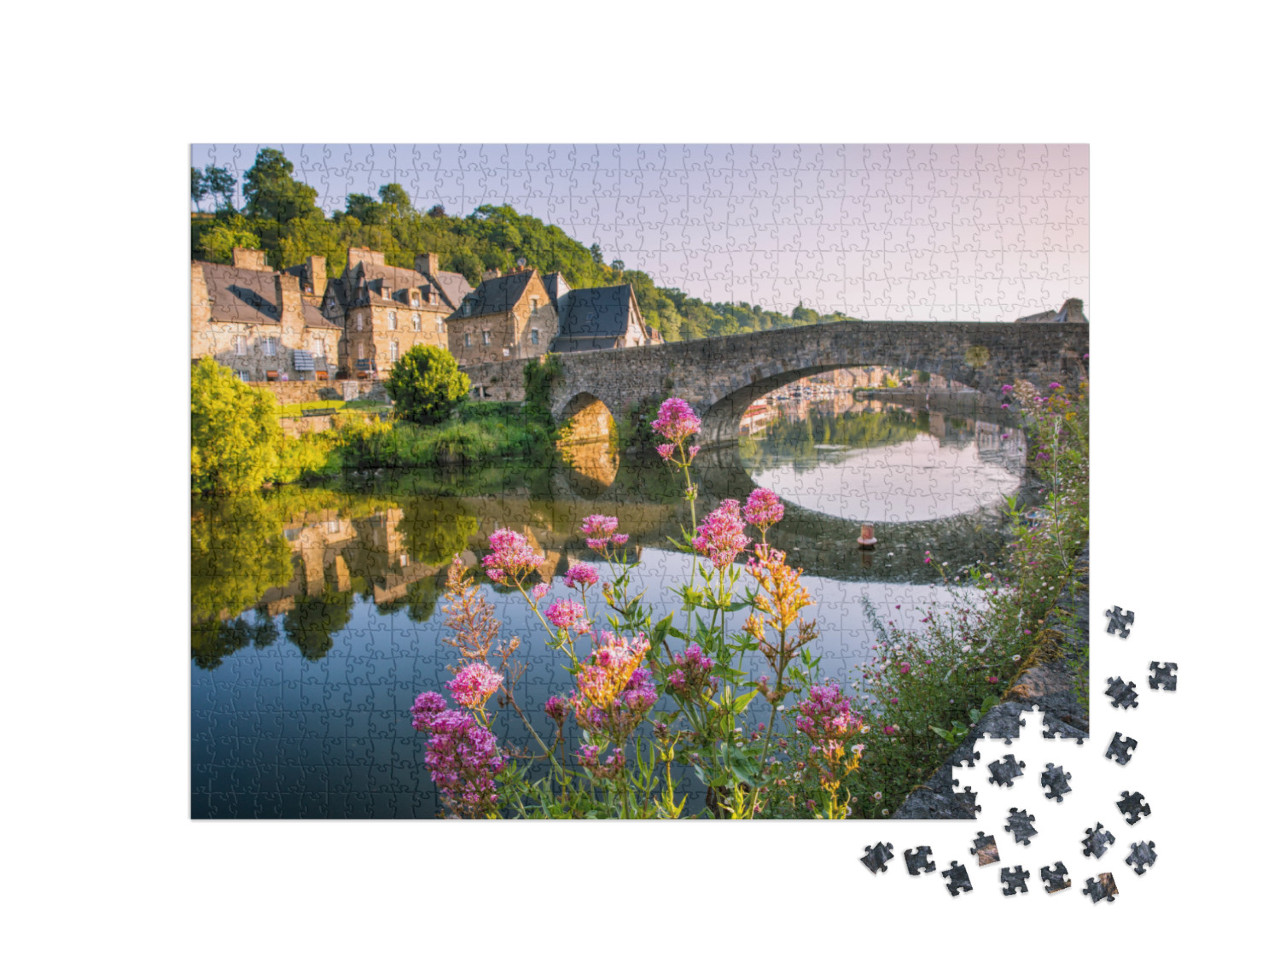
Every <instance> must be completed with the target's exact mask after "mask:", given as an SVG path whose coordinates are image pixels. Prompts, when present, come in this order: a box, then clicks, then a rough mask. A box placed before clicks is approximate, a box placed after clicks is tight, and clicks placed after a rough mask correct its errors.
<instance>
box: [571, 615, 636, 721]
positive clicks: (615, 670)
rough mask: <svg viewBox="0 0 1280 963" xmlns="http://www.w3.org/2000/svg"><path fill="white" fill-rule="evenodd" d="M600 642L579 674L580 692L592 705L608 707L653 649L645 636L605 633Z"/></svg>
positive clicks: (601, 707) (602, 707)
mask: <svg viewBox="0 0 1280 963" xmlns="http://www.w3.org/2000/svg"><path fill="white" fill-rule="evenodd" d="M600 643H601V644H600V645H599V646H597V647H596V648H595V649H593V650H592V652H591V656H590V660H589V661H588V662H586V663H585V664H584V665H583V666H582V670H581V671H580V672H579V673H578V693H579V695H580V696H582V698H583V699H585V700H586V701H587V702H589V703H590V704H591V705H593V706H596V707H597V708H600V709H608V708H610V707H611V706H612V705H613V702H614V700H615V699H617V698H618V696H619V694H621V692H622V690H623V689H624V688H626V685H627V683H628V682H629V681H630V679H631V674H632V673H633V672H635V671H636V669H637V668H638V667H639V666H640V662H641V660H642V659H643V658H644V655H645V653H646V652H648V651H649V640H648V639H646V638H645V637H644V636H643V635H637V636H636V637H635V638H634V639H627V638H625V637H622V636H615V635H614V634H613V633H612V632H604V633H602V635H601V640H600Z"/></svg>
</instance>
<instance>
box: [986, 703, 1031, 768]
mask: <svg viewBox="0 0 1280 963" xmlns="http://www.w3.org/2000/svg"><path fill="white" fill-rule="evenodd" d="M1022 711H1023V710H1022V707H1021V706H1019V705H1017V704H1016V703H1013V702H1006V703H1004V704H1003V705H1000V706H997V707H996V708H995V709H992V710H991V711H990V712H989V713H987V715H986V717H985V718H984V719H983V723H982V724H983V730H982V731H983V736H984V737H985V738H987V739H990V740H991V741H993V742H994V741H995V740H997V739H1003V740H1004V744H1005V745H1006V746H1011V745H1013V740H1014V739H1017V738H1019V737H1020V736H1021V735H1022V729H1023V727H1024V726H1026V724H1027V720H1026V719H1023V718H1022ZM975 755H976V753H975Z"/></svg>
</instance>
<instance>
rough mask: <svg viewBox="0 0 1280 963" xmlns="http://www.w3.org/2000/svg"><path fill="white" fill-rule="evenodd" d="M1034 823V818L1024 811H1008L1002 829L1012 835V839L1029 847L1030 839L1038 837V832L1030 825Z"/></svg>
mask: <svg viewBox="0 0 1280 963" xmlns="http://www.w3.org/2000/svg"><path fill="white" fill-rule="evenodd" d="M1035 821H1036V817H1035V816H1028V815H1027V811H1026V810H1025V809H1010V810H1009V820H1008V822H1006V823H1005V826H1004V828H1005V829H1006V830H1007V831H1008V832H1011V833H1013V838H1014V839H1015V840H1016V841H1017V842H1020V843H1022V845H1024V846H1030V845H1031V837H1032V836H1035V835H1038V834H1039V830H1038V829H1036V828H1035V827H1034V826H1032V825H1031V824H1032V823H1033V822H1035Z"/></svg>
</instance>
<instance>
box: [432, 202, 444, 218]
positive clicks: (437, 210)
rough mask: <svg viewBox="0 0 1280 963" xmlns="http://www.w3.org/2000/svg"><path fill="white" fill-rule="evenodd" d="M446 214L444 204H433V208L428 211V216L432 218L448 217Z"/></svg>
mask: <svg viewBox="0 0 1280 963" xmlns="http://www.w3.org/2000/svg"><path fill="white" fill-rule="evenodd" d="M446 216H447V215H446V214H445V212H444V205H443V204H433V205H432V206H431V209H430V210H429V211H427V217H430V218H432V219H436V218H441V217H446Z"/></svg>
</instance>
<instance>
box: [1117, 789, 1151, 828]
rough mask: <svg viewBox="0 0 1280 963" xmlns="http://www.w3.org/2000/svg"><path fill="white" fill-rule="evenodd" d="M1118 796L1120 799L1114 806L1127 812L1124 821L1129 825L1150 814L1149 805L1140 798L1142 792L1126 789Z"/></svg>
mask: <svg viewBox="0 0 1280 963" xmlns="http://www.w3.org/2000/svg"><path fill="white" fill-rule="evenodd" d="M1120 797H1121V798H1120V801H1119V802H1118V803H1116V808H1117V809H1119V810H1120V811H1121V812H1122V813H1126V814H1127V815H1126V817H1125V822H1127V823H1128V824H1129V825H1130V826H1133V825H1135V824H1136V823H1137V822H1138V820H1139V819H1141V818H1142V817H1143V816H1150V815H1151V806H1150V805H1149V804H1148V803H1147V802H1146V801H1145V800H1144V799H1143V798H1142V793H1140V792H1134V793H1131V792H1129V791H1128V790H1127V789H1126V790H1125V791H1124V792H1122V793H1121V794H1120Z"/></svg>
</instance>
